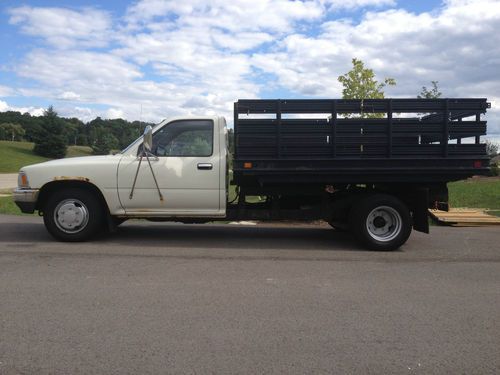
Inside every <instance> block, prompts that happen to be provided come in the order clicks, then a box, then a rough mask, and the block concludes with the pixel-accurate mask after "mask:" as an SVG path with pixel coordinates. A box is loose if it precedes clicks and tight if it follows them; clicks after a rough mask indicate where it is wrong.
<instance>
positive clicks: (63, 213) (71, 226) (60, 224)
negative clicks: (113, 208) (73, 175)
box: [43, 188, 106, 242]
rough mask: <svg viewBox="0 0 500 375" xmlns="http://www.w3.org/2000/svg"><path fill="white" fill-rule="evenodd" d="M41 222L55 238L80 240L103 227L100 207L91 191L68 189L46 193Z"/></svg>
mask: <svg viewBox="0 0 500 375" xmlns="http://www.w3.org/2000/svg"><path fill="white" fill-rule="evenodd" d="M43 222H44V224H45V227H46V228H47V230H48V232H49V233H50V234H51V235H52V236H53V237H54V238H56V239H57V240H60V241H64V242H81V241H86V240H88V239H90V238H92V237H93V236H94V235H95V234H97V233H98V232H100V231H101V230H102V229H105V227H106V226H105V221H104V208H103V207H102V205H101V203H100V202H99V199H98V198H97V197H96V196H95V194H93V193H92V192H90V191H88V190H85V189H79V188H71V189H67V190H58V191H55V192H54V193H53V194H52V195H50V197H49V199H48V200H47V204H46V205H45V209H44V213H43Z"/></svg>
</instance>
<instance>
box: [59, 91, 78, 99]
mask: <svg viewBox="0 0 500 375" xmlns="http://www.w3.org/2000/svg"><path fill="white" fill-rule="evenodd" d="M57 99H59V100H71V101H76V100H79V99H80V95H78V94H77V93H76V92H73V91H64V92H62V93H61V94H60V95H59V96H58V97H57Z"/></svg>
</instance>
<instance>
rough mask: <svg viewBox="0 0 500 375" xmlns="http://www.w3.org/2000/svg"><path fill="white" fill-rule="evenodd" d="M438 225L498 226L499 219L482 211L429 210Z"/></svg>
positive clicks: (499, 223)
mask: <svg viewBox="0 0 500 375" xmlns="http://www.w3.org/2000/svg"><path fill="white" fill-rule="evenodd" d="M429 213H430V214H431V216H432V217H433V218H434V219H435V220H437V221H438V222H439V223H442V224H445V225H454V226H480V225H500V217H496V216H492V215H488V214H487V213H486V212H485V211H484V210H482V209H467V208H466V209H452V210H450V211H440V210H429Z"/></svg>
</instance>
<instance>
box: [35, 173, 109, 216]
mask: <svg viewBox="0 0 500 375" xmlns="http://www.w3.org/2000/svg"><path fill="white" fill-rule="evenodd" d="M71 188H79V189H85V190H87V191H89V192H91V193H92V194H94V196H95V197H97V199H98V200H99V202H100V203H101V206H102V207H103V208H104V209H105V210H106V211H105V212H106V213H107V214H109V208H108V204H107V203H106V200H105V199H104V196H103V195H102V193H101V191H100V190H99V188H98V187H97V186H95V185H94V184H92V183H90V182H86V181H76V180H74V181H73V180H66V181H52V182H49V183H47V184H45V185H43V186H42V188H41V189H40V194H39V195H38V201H37V204H36V207H35V208H36V209H37V210H38V211H39V212H43V211H44V208H45V204H46V203H47V200H48V198H49V197H50V196H51V195H52V194H53V193H54V192H56V191H59V190H63V189H71Z"/></svg>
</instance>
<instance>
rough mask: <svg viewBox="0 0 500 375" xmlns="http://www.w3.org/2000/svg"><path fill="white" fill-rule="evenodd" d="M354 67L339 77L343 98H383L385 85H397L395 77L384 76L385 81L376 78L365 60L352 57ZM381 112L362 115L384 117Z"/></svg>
mask: <svg viewBox="0 0 500 375" xmlns="http://www.w3.org/2000/svg"><path fill="white" fill-rule="evenodd" d="M352 65H353V67H352V69H351V70H350V71H349V72H347V73H346V74H344V75H341V76H339V77H338V81H339V82H340V83H341V84H342V86H343V87H344V89H343V90H342V98H344V99H383V98H384V91H383V89H384V87H386V86H395V85H396V81H395V80H394V78H384V81H383V82H378V81H377V80H376V79H375V73H374V72H373V70H372V69H368V68H365V64H364V63H363V61H361V60H358V59H356V58H354V59H352ZM382 116H383V114H381V113H361V117H382Z"/></svg>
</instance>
